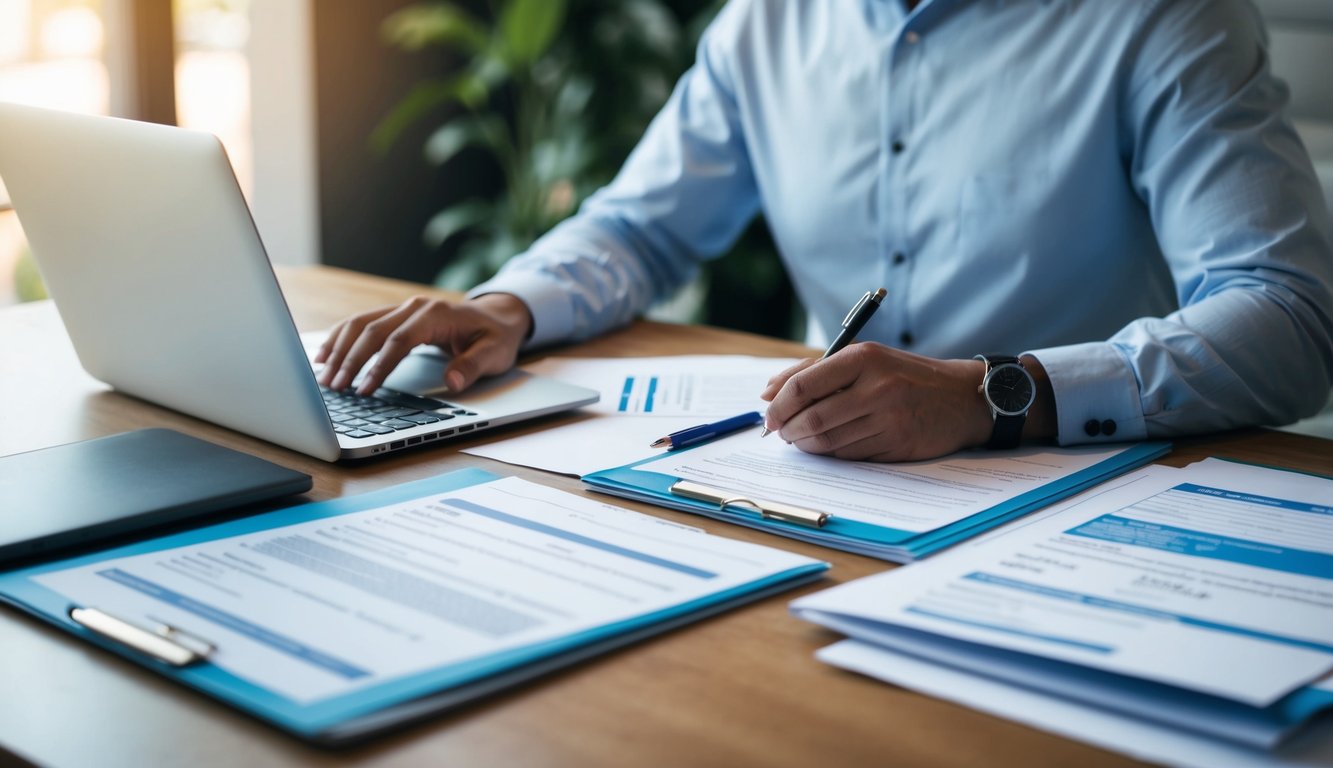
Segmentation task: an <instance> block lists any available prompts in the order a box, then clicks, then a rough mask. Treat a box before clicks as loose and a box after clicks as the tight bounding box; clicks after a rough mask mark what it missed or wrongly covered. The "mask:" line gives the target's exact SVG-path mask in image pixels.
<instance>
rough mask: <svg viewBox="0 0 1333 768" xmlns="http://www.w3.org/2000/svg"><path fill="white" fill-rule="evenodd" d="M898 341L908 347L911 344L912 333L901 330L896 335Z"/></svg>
mask: <svg viewBox="0 0 1333 768" xmlns="http://www.w3.org/2000/svg"><path fill="white" fill-rule="evenodd" d="M898 341H900V342H902V345H903V346H904V347H910V346H912V334H911V333H910V332H908V331H903V332H902V333H901V334H899V335H898Z"/></svg>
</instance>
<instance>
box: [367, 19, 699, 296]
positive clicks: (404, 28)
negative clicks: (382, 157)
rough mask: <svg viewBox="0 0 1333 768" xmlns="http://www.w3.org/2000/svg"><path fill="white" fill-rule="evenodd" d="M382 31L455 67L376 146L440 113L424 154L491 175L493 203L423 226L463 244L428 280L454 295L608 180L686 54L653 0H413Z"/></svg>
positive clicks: (417, 91) (481, 201)
mask: <svg viewBox="0 0 1333 768" xmlns="http://www.w3.org/2000/svg"><path fill="white" fill-rule="evenodd" d="M383 31H384V35H385V37H386V39H387V40H388V41H389V42H390V43H391V44H392V45H394V46H396V47H398V48H401V49H403V50H407V51H415V50H421V49H423V48H427V47H432V46H440V47H443V48H445V49H447V50H448V51H450V52H451V53H453V54H455V55H456V56H457V59H458V61H459V62H460V65H459V67H458V68H457V70H456V71H454V72H451V73H449V74H447V75H443V76H441V77H439V78H437V79H433V80H430V81H428V82H423V83H420V84H418V85H417V86H416V87H415V88H414V89H413V90H412V91H411V92H410V93H409V94H408V95H407V96H406V97H405V98H404V99H403V100H402V101H401V102H399V103H398V104H397V105H396V106H395V108H394V109H393V110H392V111H391V112H390V113H389V114H388V115H387V116H386V117H385V118H384V120H383V121H382V122H381V123H380V124H379V126H378V127H377V129H376V131H375V133H374V135H373V136H372V139H371V140H372V143H373V145H374V146H376V147H377V148H378V149H381V150H384V149H387V148H388V147H389V146H390V145H391V144H392V143H393V142H394V141H395V140H396V139H397V138H398V136H399V135H400V134H401V133H402V132H403V130H404V128H406V127H407V126H408V125H409V124H411V123H413V122H414V121H417V120H420V119H422V118H423V117H425V116H427V115H431V114H435V113H437V112H438V110H440V108H441V107H444V108H446V109H448V110H449V111H448V112H447V113H446V114H447V115H448V116H447V117H446V118H445V119H444V120H443V121H442V122H441V123H440V124H439V127H438V128H437V129H436V130H435V131H434V132H433V134H431V136H430V138H429V139H428V140H427V142H426V145H425V155H426V159H427V160H428V161H429V162H431V163H433V164H436V165H440V166H442V165H444V164H446V163H448V162H450V161H451V160H453V159H455V158H456V157H457V156H458V155H460V154H461V153H463V152H465V151H478V150H479V151H481V152H484V153H485V154H487V155H488V156H489V158H490V160H492V161H493V162H494V164H495V166H496V167H497V169H498V171H499V174H500V176H501V178H502V180H503V191H502V192H501V194H499V195H495V196H492V197H480V196H474V197H472V198H470V199H467V200H464V201H462V202H460V203H457V204H454V205H451V206H449V207H447V208H445V209H444V210H441V211H440V212H439V213H437V214H436V215H435V216H434V217H433V218H432V219H431V220H430V221H429V222H428V223H427V225H426V230H425V237H426V240H427V242H428V244H429V245H431V246H432V247H439V246H440V245H441V244H443V243H444V242H445V241H446V240H448V239H449V238H451V237H454V236H455V235H464V236H465V238H464V240H463V241H462V243H461V245H460V247H459V248H458V251H457V253H456V255H455V256H454V258H453V259H452V260H451V261H450V263H448V264H447V265H446V266H445V268H444V270H443V272H442V273H441V274H440V278H439V281H438V282H439V283H440V284H441V285H443V286H445V287H449V288H456V289H459V288H466V287H469V286H471V285H473V284H475V283H476V282H478V281H480V280H483V279H485V278H486V277H489V276H490V275H491V274H493V273H494V272H495V270H497V269H498V268H499V266H500V265H501V264H502V263H503V262H504V261H505V259H507V258H508V257H509V256H511V255H513V254H514V253H517V252H518V251H521V250H523V249H524V248H525V247H527V245H528V244H529V243H530V242H531V241H532V240H534V239H535V238H537V237H538V236H540V235H541V234H542V233H544V232H546V231H547V230H548V229H550V228H551V227H552V226H554V225H555V224H556V223H557V222H559V221H560V220H561V219H563V218H565V217H566V216H568V215H569V214H570V213H572V212H573V211H574V209H575V208H576V207H577V206H578V204H579V203H581V202H582V201H583V199H584V198H585V197H587V195H589V194H591V193H592V192H593V191H594V190H595V189H597V187H599V186H601V185H602V184H604V183H606V182H607V181H608V180H610V178H611V177H612V176H613V175H614V173H615V171H616V169H617V168H618V167H619V165H620V163H621V162H622V161H623V160H624V157H625V155H627V154H628V152H629V150H630V149H631V148H632V146H633V144H634V142H635V141H636V140H637V139H638V137H639V135H640V134H641V132H642V131H643V128H644V126H645V125H647V122H648V120H649V119H651V117H652V114H653V113H654V112H655V111H656V110H657V109H658V108H659V107H660V106H661V104H662V102H664V101H665V100H666V97H667V95H668V94H669V92H670V88H671V85H672V83H673V82H674V80H675V78H676V77H677V76H678V75H679V73H680V72H681V71H683V70H684V68H685V67H686V66H688V64H689V60H690V56H691V52H692V46H693V36H692V35H690V34H688V32H687V31H686V30H685V29H684V28H683V25H682V23H681V22H680V20H679V17H678V16H677V13H676V12H675V11H673V10H672V9H671V8H670V7H668V6H667V5H665V4H663V3H660V2H657V1H656V0H497V1H496V2H494V3H492V4H490V6H489V12H488V13H480V14H479V13H474V12H473V11H472V10H471V6H466V5H464V4H462V3H455V2H427V3H418V4H415V5H411V6H408V7H406V8H404V9H403V10H401V11H398V12H397V13H394V14H393V15H391V16H390V17H389V18H388V19H386V21H385V23H384V27H383ZM594 94H596V96H597V98H594Z"/></svg>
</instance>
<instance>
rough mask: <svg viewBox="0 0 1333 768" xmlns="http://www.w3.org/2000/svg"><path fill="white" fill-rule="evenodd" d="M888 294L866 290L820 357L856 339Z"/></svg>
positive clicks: (824, 356)
mask: <svg viewBox="0 0 1333 768" xmlns="http://www.w3.org/2000/svg"><path fill="white" fill-rule="evenodd" d="M887 294H888V291H886V290H884V289H883V288H880V289H879V290H876V291H866V294H865V295H864V296H862V297H861V300H860V301H858V302H856V305H855V306H853V307H852V309H851V311H850V312H848V313H847V316H846V317H844V318H843V319H842V330H840V331H838V336H837V338H835V339H834V340H833V343H832V344H829V346H828V349H827V350H825V351H824V355H823V357H820V358H819V359H820V360H824V359H826V358H828V357H830V356H832V355H833V354H835V353H836V352H837V351H838V350H840V349H842V348H843V347H845V346H847V345H848V344H851V343H852V341H854V340H855V339H856V334H858V333H860V332H861V329H862V328H864V327H865V325H866V322H868V321H869V320H870V316H871V315H873V314H875V310H877V309H879V305H880V304H881V303H882V302H883V301H884V297H885V296H886V295H887ZM769 431H770V430H769V429H768V427H764V431H763V432H760V433H759V436H760V437H768V433H769Z"/></svg>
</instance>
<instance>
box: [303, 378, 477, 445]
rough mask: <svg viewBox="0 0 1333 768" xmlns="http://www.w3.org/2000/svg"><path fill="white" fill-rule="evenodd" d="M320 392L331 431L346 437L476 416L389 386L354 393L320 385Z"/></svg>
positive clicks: (451, 404) (459, 408)
mask: <svg viewBox="0 0 1333 768" xmlns="http://www.w3.org/2000/svg"><path fill="white" fill-rule="evenodd" d="M320 392H321V393H322V394H323V395H324V405H325V407H327V408H328V410H329V417H330V418H331V419H332V420H333V431H334V432H337V433H338V434H340V435H347V436H348V437H374V436H375V435H388V434H392V433H394V432H397V431H398V430H400V429H412V428H413V427H420V426H423V425H425V424H435V423H437V422H444V421H448V420H450V419H453V418H455V417H458V416H476V415H477V414H476V412H475V411H469V410H468V409H466V408H463V407H462V406H459V405H455V404H453V403H448V402H445V401H444V400H437V399H435V398H433V397H421V396H419V395H410V394H408V393H406V392H396V391H394V390H392V389H384V388H380V389H377V390H375V394H373V395H358V394H356V393H355V392H352V391H350V390H344V391H342V392H335V391H334V390H331V389H326V388H324V387H320Z"/></svg>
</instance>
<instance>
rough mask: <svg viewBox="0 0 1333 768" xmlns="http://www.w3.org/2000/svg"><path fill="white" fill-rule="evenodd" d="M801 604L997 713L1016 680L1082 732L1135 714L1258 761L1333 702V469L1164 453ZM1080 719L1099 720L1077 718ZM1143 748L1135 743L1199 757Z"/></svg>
mask: <svg viewBox="0 0 1333 768" xmlns="http://www.w3.org/2000/svg"><path fill="white" fill-rule="evenodd" d="M792 611H793V612H794V613H795V614H796V615H797V616H799V617H801V618H804V619H808V620H810V621H813V622H816V623H819V624H822V625H824V626H827V627H830V628H832V629H834V630H837V631H839V632H842V633H844V634H846V635H848V636H849V637H850V638H851V640H849V641H845V642H844V643H843V644H840V645H837V646H833V647H831V648H829V649H826V650H825V651H823V652H821V654H820V657H821V658H823V659H825V660H826V661H829V662H830V663H833V664H837V665H839V666H846V667H849V668H852V669H856V670H858V671H862V672H866V673H868V674H872V675H874V676H877V677H882V678H884V679H886V680H891V681H894V682H899V683H901V684H905V685H909V686H914V685H915V684H916V683H917V682H919V683H920V684H922V685H924V686H925V687H927V688H931V687H932V686H934V687H935V690H934V691H932V692H935V693H937V695H944V696H946V697H948V698H953V699H955V700H958V701H962V702H964V703H969V704H972V703H973V702H975V705H976V706H980V707H981V708H985V709H988V710H991V711H996V709H997V708H999V707H1002V706H1003V705H1002V704H998V703H997V702H1000V701H1003V700H1004V698H1005V697H1004V695H1003V693H997V691H1003V687H1004V686H1009V687H1011V688H1012V689H1013V691H1014V697H1013V698H1014V700H1022V701H1024V702H1026V703H1025V704H1024V705H1022V706H1021V707H1015V708H1014V710H1013V711H1014V715H1012V716H1015V717H1018V718H1019V719H1023V720H1025V721H1029V722H1034V723H1035V724H1038V725H1039V726H1041V727H1049V728H1052V729H1055V730H1059V731H1061V732H1064V733H1065V734H1066V735H1074V736H1079V737H1085V738H1090V739H1091V740H1096V741H1098V743H1101V744H1103V746H1107V745H1108V744H1107V740H1108V739H1109V740H1111V741H1114V739H1115V737H1114V736H1112V735H1109V734H1114V733H1115V732H1116V731H1115V728H1116V726H1114V725H1108V723H1114V722H1115V720H1114V718H1126V719H1129V720H1130V721H1139V722H1144V723H1150V724H1155V725H1156V726H1160V727H1165V728H1168V729H1176V730H1179V731H1182V732H1187V733H1193V734H1196V735H1197V736H1202V737H1204V738H1205V739H1210V740H1222V741H1224V742H1230V743H1232V744H1233V745H1235V748H1236V749H1237V750H1239V751H1237V752H1236V753H1235V754H1234V755H1233V756H1232V757H1231V758H1227V760H1226V762H1228V763H1231V762H1237V763H1240V762H1249V761H1248V760H1246V761H1242V760H1240V758H1241V757H1244V756H1245V755H1246V752H1245V751H1244V750H1247V749H1248V750H1266V749H1270V748H1272V747H1274V746H1275V745H1277V744H1278V743H1279V742H1281V741H1282V739H1283V738H1285V737H1287V736H1288V735H1290V734H1291V733H1292V732H1293V731H1294V730H1295V729H1296V728H1297V727H1298V726H1300V725H1301V724H1302V723H1304V722H1305V721H1307V720H1308V719H1309V718H1311V717H1312V716H1314V715H1315V714H1316V713H1317V712H1319V711H1321V710H1324V709H1328V708H1330V707H1333V678H1330V676H1329V673H1330V671H1333V480H1330V479H1327V478H1322V477H1314V476H1310V475H1304V474H1299V473H1294V472H1284V471H1279V470H1274V469H1268V468H1262V467H1255V466H1251V465H1244V464H1237V463H1234V462H1224V461H1219V460H1212V459H1210V460H1208V461H1204V462H1200V463H1198V464H1195V465H1191V466H1190V467H1187V468H1185V469H1172V468H1168V467H1149V468H1147V469H1144V470H1141V471H1140V472H1137V473H1134V474H1133V475H1130V476H1128V477H1126V478H1123V479H1121V480H1119V481H1116V482H1114V483H1111V484H1108V485H1105V486H1101V487H1098V488H1096V489H1093V490H1092V491H1089V492H1087V493H1085V494H1083V495H1081V496H1079V497H1077V498H1076V499H1073V500H1071V501H1070V502H1068V503H1066V504H1062V505H1059V506H1057V507H1054V508H1052V509H1051V510H1049V511H1047V512H1043V513H1040V514H1038V515H1036V516H1035V517H1034V518H1029V519H1026V520H1022V521H1019V522H1016V523H1014V524H1012V525H1010V526H1008V527H1006V528H1005V529H1003V530H1001V531H997V532H996V533H995V534H993V535H991V536H989V537H986V538H984V539H982V540H979V541H976V542H974V543H969V544H965V545H963V546H960V547H959V548H957V549H955V550H952V551H950V552H948V553H946V554H944V555H942V556H940V557H938V558H934V559H932V560H929V561H926V562H923V563H917V564H914V565H912V566H909V567H907V568H900V569H897V570H894V571H891V572H888V573H883V574H878V575H875V576H870V577H867V578H864V579H859V580H856V581H853V582H850V583H848V584H845V585H841V586H838V587H834V588H832V589H829V590H825V591H823V592H819V593H816V594H813V595H810V596H807V597H804V598H801V599H798V600H797V601H795V602H794V603H793V604H792ZM898 659H902V662H901V663H899V662H898V661H897V660H898ZM931 667H936V668H938V669H940V670H941V674H940V675H934V674H930V668H931ZM945 675H948V676H952V677H953V678H954V679H955V683H953V685H955V686H956V690H955V691H950V690H948V686H947V685H946V686H945V687H944V688H943V689H941V688H940V687H939V681H940V680H942V679H944V676H945ZM967 675H972V676H976V677H977V678H980V679H984V681H986V684H987V685H990V686H991V688H992V690H991V692H990V693H985V694H979V693H977V692H976V691H973V690H971V687H970V686H968V685H967V684H966V683H965V682H957V680H958V678H960V677H961V678H962V679H963V680H965V679H966V676H967ZM1034 695H1035V696H1036V697H1038V698H1036V699H1034ZM1041 696H1045V697H1047V699H1046V701H1045V702H1044V703H1040V705H1038V704H1037V703H1034V701H1035V702H1040V701H1041V700H1040V697H1041ZM1059 701H1065V702H1069V706H1070V709H1071V712H1073V713H1075V714H1077V718H1075V717H1073V715H1071V717H1070V718H1065V717H1063V716H1061V715H1060V714H1059V713H1060V711H1061V710H1060V707H1059V704H1058V702H1059ZM1011 706H1013V705H1012V704H1011ZM1038 706H1040V707H1041V708H1045V710H1046V712H1045V714H1043V715H1038V716H1033V715H1032V714H1031V713H1030V710H1033V709H1037V708H1038ZM1080 707H1083V708H1092V709H1093V710H1101V711H1104V712H1107V713H1108V714H1109V715H1111V717H1107V718H1101V719H1095V718H1090V716H1089V714H1088V713H1087V712H1086V711H1085V710H1080V709H1079V708H1080ZM1080 718H1081V719H1082V721H1083V722H1097V723H1099V724H1100V727H1099V728H1094V729H1092V730H1090V731H1088V732H1087V733H1086V734H1080V733H1077V732H1071V731H1070V730H1068V729H1069V728H1070V726H1069V725H1067V721H1069V720H1076V719H1080ZM1106 728H1111V729H1112V730H1111V731H1109V732H1108V731H1107V730H1106ZM1142 731H1143V729H1137V730H1136V731H1135V732H1142ZM1167 741H1170V739H1168V740H1167ZM1175 741H1176V743H1180V740H1175ZM1163 744H1166V741H1164V742H1163ZM1109 746H1111V747H1112V748H1116V745H1115V744H1113V743H1112V744H1110V745H1109ZM1143 747H1144V744H1143V742H1142V741H1141V740H1139V741H1136V742H1134V743H1125V744H1123V745H1121V746H1120V747H1119V748H1121V749H1122V750H1123V751H1130V752H1131V753H1134V754H1137V755H1139V756H1146V757H1148V758H1150V759H1153V760H1165V761H1167V762H1171V763H1178V762H1181V761H1182V760H1183V761H1184V762H1192V761H1191V760H1187V759H1185V758H1183V757H1182V755H1181V754H1180V753H1179V752H1178V751H1177V752H1170V751H1167V752H1159V753H1153V752H1148V753H1144V752H1135V750H1139V749H1142V748H1143ZM1166 748H1167V747H1166V746H1164V747H1163V749H1166ZM1214 764H1217V763H1214Z"/></svg>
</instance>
